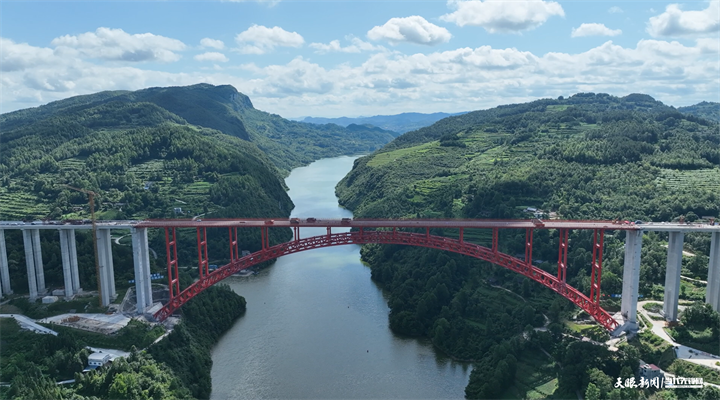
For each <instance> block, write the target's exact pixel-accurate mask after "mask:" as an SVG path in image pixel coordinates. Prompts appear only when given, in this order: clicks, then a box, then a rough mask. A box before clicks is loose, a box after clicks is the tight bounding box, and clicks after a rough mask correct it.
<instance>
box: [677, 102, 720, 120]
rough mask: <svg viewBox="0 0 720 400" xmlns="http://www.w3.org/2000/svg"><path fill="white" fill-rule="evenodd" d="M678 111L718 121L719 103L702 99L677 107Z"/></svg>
mask: <svg viewBox="0 0 720 400" xmlns="http://www.w3.org/2000/svg"><path fill="white" fill-rule="evenodd" d="M678 111H680V112H681V113H684V114H692V115H695V116H697V117H701V118H705V119H709V120H711V121H716V122H720V103H714V102H708V101H703V102H701V103H698V104H695V105H692V106H687V107H679V108H678Z"/></svg>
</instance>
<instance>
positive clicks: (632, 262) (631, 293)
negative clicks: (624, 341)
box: [620, 230, 643, 330]
mask: <svg viewBox="0 0 720 400" xmlns="http://www.w3.org/2000/svg"><path fill="white" fill-rule="evenodd" d="M642 235H643V231H641V230H637V231H626V232H625V263H624V267H623V289H622V301H621V303H620V304H621V305H620V313H621V314H622V316H623V318H625V321H626V322H625V327H624V329H626V330H635V329H637V327H638V323H637V303H638V295H639V290H640V253H641V251H642Z"/></svg>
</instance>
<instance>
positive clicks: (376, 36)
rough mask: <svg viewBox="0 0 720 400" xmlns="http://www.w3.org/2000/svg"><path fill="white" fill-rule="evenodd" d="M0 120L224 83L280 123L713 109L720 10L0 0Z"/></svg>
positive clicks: (706, 4)
mask: <svg viewBox="0 0 720 400" xmlns="http://www.w3.org/2000/svg"><path fill="white" fill-rule="evenodd" d="M0 26H1V27H0V72H1V73H2V76H1V77H0V85H1V86H0V88H1V89H2V98H1V99H0V111H1V112H9V111H13V110H17V109H21V108H27V107H34V106H38V105H41V104H45V103H48V102H50V101H54V100H58V99H63V98H67V97H71V96H75V95H79V94H87V93H94V92H97V91H102V90H120V89H122V90H136V89H142V88H145V87H150V86H177V85H189V84H194V83H199V82H207V83H212V84H231V85H233V86H235V87H236V88H237V89H238V90H239V91H241V92H243V93H245V94H247V95H248V96H250V98H251V100H252V101H253V103H254V104H255V107H256V108H258V109H261V110H264V111H268V112H272V113H276V114H280V115H282V116H284V117H300V116H324V117H335V116H358V115H377V114H394V113H400V112H411V111H415V112H436V111H444V112H457V111H467V110H475V109H483V108H489V107H493V106H496V105H500V104H507V103H516V102H524V101H529V100H534V99H537V98H543V97H557V96H561V95H563V96H567V95H571V94H574V93H577V92H590V91H592V92H606V93H610V94H613V95H618V96H623V95H626V94H629V93H647V94H650V95H651V96H653V97H655V98H656V99H658V100H661V101H663V102H665V103H667V104H670V105H674V106H684V105H690V104H694V103H697V102H700V101H703V100H707V101H720V59H719V57H720V0H712V1H686V2H680V3H672V2H653V1H633V2H625V1H569V2H568V1H558V2H554V1H542V0H525V1H514V0H503V1H490V0H489V1H476V0H472V1H462V0H460V1H458V0H451V1H423V2H419V1H388V2H383V1H372V2H371V1H312V2H310V1H293V0H280V1H260V2H255V1H240V2H235V1H218V2H215V1H196V2H176V1H164V2H142V1H123V2H103V1H98V2H62V1H54V2H13V1H3V2H2V3H0Z"/></svg>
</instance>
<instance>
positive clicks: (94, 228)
mask: <svg viewBox="0 0 720 400" xmlns="http://www.w3.org/2000/svg"><path fill="white" fill-rule="evenodd" d="M63 186H65V187H66V188H69V189H73V190H77V191H78V192H83V193H85V194H87V195H88V204H89V205H90V218H91V221H92V238H93V250H94V251H95V276H96V277H97V290H98V302H99V304H100V307H102V305H103V304H102V285H101V284H100V261H99V260H98V242H97V224H96V223H95V196H96V195H97V194H96V193H95V192H92V191H90V190H85V189H80V188H76V187H73V186H70V185H63Z"/></svg>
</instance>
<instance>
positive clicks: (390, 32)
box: [367, 15, 452, 46]
mask: <svg viewBox="0 0 720 400" xmlns="http://www.w3.org/2000/svg"><path fill="white" fill-rule="evenodd" d="M367 36H368V38H369V39H370V40H387V41H388V42H390V43H391V44H398V43H401V42H410V43H415V44H425V45H430V46H433V45H436V44H440V43H446V42H447V41H449V40H450V38H451V37H452V35H451V34H450V32H448V30H447V29H445V28H443V27H440V26H437V25H435V24H431V23H430V22H428V21H427V20H425V18H423V17H421V16H418V15H413V16H410V17H405V18H391V19H390V20H389V21H388V22H386V23H385V25H383V26H376V27H374V28H372V29H370V30H369V31H368V33H367Z"/></svg>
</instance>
